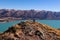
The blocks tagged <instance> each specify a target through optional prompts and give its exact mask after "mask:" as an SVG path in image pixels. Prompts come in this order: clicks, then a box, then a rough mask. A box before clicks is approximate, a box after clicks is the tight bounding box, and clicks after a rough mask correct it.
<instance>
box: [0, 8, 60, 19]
mask: <svg viewBox="0 0 60 40" xmlns="http://www.w3.org/2000/svg"><path fill="white" fill-rule="evenodd" d="M1 18H21V19H40V20H60V12H52V11H45V10H42V11H40V10H14V9H11V10H8V9H0V19H1Z"/></svg>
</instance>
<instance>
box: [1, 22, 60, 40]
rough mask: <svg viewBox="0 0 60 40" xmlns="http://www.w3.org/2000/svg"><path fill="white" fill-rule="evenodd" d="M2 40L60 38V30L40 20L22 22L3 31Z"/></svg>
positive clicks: (57, 39)
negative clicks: (39, 21)
mask: <svg viewBox="0 0 60 40" xmlns="http://www.w3.org/2000/svg"><path fill="white" fill-rule="evenodd" d="M0 40H60V30H57V29H54V28H51V27H50V26H47V25H45V24H41V23H38V22H34V23H33V22H21V23H19V24H16V25H14V26H12V27H11V28H9V29H8V30H7V31H5V32H3V33H1V34H0Z"/></svg>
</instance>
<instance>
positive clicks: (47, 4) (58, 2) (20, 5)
mask: <svg viewBox="0 0 60 40" xmlns="http://www.w3.org/2000/svg"><path fill="white" fill-rule="evenodd" d="M0 9H17V10H30V9H35V10H49V11H60V0H0Z"/></svg>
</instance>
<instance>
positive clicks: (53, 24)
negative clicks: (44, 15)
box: [0, 20, 60, 32]
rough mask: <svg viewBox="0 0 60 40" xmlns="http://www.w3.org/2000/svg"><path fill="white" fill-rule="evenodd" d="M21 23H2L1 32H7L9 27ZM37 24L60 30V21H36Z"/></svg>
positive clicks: (0, 24) (0, 25)
mask: <svg viewBox="0 0 60 40" xmlns="http://www.w3.org/2000/svg"><path fill="white" fill-rule="evenodd" d="M20 22H21V21H14V22H6V23H0V32H4V31H6V30H7V29H8V28H9V27H11V26H13V25H15V24H18V23H20ZM36 22H39V23H42V24H46V25H49V26H51V27H53V28H60V20H36Z"/></svg>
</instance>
